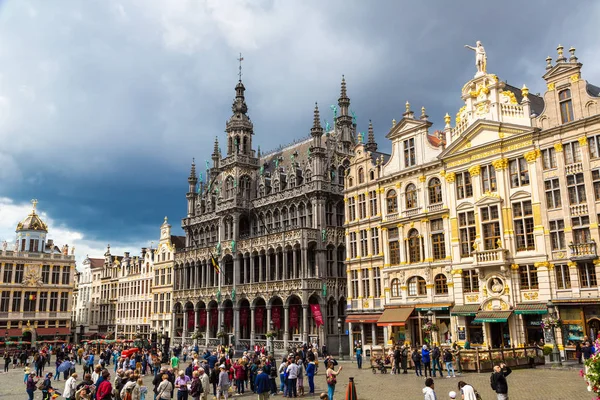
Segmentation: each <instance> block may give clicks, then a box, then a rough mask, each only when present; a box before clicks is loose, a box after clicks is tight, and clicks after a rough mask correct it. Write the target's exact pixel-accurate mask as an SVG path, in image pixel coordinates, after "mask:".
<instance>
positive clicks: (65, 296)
mask: <svg viewBox="0 0 600 400" xmlns="http://www.w3.org/2000/svg"><path fill="white" fill-rule="evenodd" d="M68 304H69V293H66V292H63V293H61V294H60V309H59V311H62V312H65V311H67V310H68Z"/></svg>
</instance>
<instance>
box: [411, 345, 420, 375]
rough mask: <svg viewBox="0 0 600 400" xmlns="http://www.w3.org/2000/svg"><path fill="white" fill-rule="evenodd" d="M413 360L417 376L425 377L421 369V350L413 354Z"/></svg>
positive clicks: (414, 351) (415, 350)
mask: <svg viewBox="0 0 600 400" xmlns="http://www.w3.org/2000/svg"><path fill="white" fill-rule="evenodd" d="M411 358H412V362H413V364H414V365H415V374H416V375H417V376H423V370H422V369H421V354H419V350H417V349H416V348H415V349H414V350H413V352H412V354H411Z"/></svg>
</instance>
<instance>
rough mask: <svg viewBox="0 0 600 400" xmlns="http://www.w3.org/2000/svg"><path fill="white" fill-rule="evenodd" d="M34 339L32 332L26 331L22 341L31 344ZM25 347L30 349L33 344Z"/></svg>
mask: <svg viewBox="0 0 600 400" xmlns="http://www.w3.org/2000/svg"><path fill="white" fill-rule="evenodd" d="M32 338H33V335H32V334H31V332H29V331H25V332H23V338H22V339H21V340H22V341H24V342H29V343H31V342H32V340H31V339H32ZM24 346H25V347H26V348H29V347H31V344H25V345H24Z"/></svg>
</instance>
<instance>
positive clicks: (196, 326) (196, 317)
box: [194, 308, 200, 332]
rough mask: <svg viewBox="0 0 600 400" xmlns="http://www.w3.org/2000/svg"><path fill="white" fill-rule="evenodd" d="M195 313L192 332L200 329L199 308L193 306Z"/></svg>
mask: <svg viewBox="0 0 600 400" xmlns="http://www.w3.org/2000/svg"><path fill="white" fill-rule="evenodd" d="M194 311H195V313H194V314H195V315H194V332H197V331H199V330H200V326H199V324H200V309H199V308H195V309H194Z"/></svg>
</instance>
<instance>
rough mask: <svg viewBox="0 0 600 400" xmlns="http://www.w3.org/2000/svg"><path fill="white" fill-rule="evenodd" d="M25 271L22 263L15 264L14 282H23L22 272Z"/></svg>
mask: <svg viewBox="0 0 600 400" xmlns="http://www.w3.org/2000/svg"><path fill="white" fill-rule="evenodd" d="M24 273H25V266H24V265H23V264H17V265H16V267H15V283H23V274H24Z"/></svg>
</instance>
